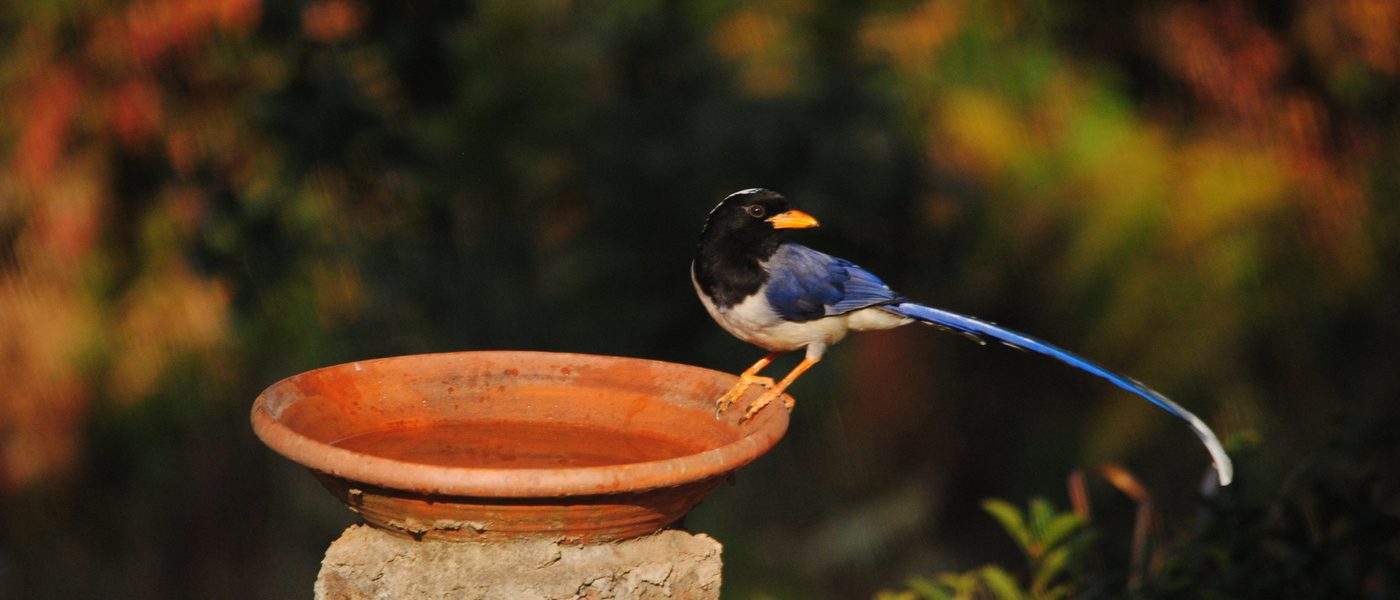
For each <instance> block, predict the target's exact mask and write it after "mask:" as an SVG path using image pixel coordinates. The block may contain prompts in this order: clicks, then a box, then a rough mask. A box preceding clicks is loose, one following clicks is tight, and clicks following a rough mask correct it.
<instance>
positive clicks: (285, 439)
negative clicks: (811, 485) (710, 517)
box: [251, 350, 788, 498]
mask: <svg viewBox="0 0 1400 600" xmlns="http://www.w3.org/2000/svg"><path fill="white" fill-rule="evenodd" d="M425 357H432V358H436V359H452V358H460V359H468V360H470V359H473V358H479V359H485V358H488V357H489V358H493V359H495V360H497V361H500V360H502V359H506V360H507V361H510V362H517V361H519V360H521V359H529V360H534V361H539V360H546V361H564V362H578V361H598V360H602V361H607V362H615V363H616V362H622V363H632V364H634V365H638V366H648V367H651V368H655V367H657V366H664V367H666V368H668V369H680V370H682V371H685V372H687V374H688V375H690V376H692V377H709V378H719V379H725V380H729V381H731V382H733V381H738V377H736V376H734V375H731V374H729V373H724V372H721V371H715V370H711V369H706V368H703V367H696V366H693V365H686V364H680V363H672V362H666V361H658V360H650V359H644V358H630V357H622V356H607V355H596V354H578V353H568V352H539V351H525V350H476V351H462V352H440V353H428V354H408V355H401V356H390V357H384V358H375V359H368V360H360V361H351V362H346V363H340V364H336V365H330V366H326V367H320V368H317V369H312V370H310V371H305V372H302V373H298V374H296V375H292V376H289V377H285V378H283V379H281V380H279V381H277V382H276V383H274V384H272V385H270V386H268V387H267V388H266V389H264V390H263V391H262V393H260V394H258V397H257V399H256V400H254V401H253V407H252V415H251V420H252V426H253V433H254V434H255V435H257V437H258V438H259V439H260V440H262V442H263V443H264V444H266V445H267V446H268V447H269V448H271V449H272V450H274V451H275V452H277V453H278V454H281V455H282V456H284V457H286V458H288V459H290V460H292V461H293V462H296V463H298V464H301V465H302V466H305V467H307V468H310V469H313V470H316V471H320V472H323V473H327V474H330V475H333V476H336V477H341V478H345V479H349V480H351V481H355V482H360V483H364V484H368V485H372V486H377V487H382V488H388V489H396V490H405V491H410V492H415V493H423V494H440V495H452V496H475V497H487V498H538V497H555V496H583V495H601V494H625V493H630V492H641V491H645V490H651V489H656V488H664V487H672V486H677V485H682V484H686V483H690V482H694V481H699V480H702V479H707V478H710V477H716V476H720V475H723V474H725V473H728V472H730V471H733V470H735V469H738V468H739V467H742V466H744V465H746V464H748V463H750V462H753V461H754V460H755V459H757V458H758V457H759V456H761V455H763V454H764V453H765V452H767V451H768V450H769V449H771V448H772V447H773V446H774V445H775V444H777V443H778V440H780V439H782V437H783V434H784V433H785V432H786V431H787V426H788V411H787V410H784V409H783V408H782V403H781V402H774V403H773V405H772V406H770V407H769V408H768V410H764V411H762V412H761V413H759V414H758V415H757V416H755V417H754V418H753V419H751V420H749V421H746V422H744V423H743V424H741V425H739V427H740V428H741V429H742V430H743V432H742V437H740V438H739V439H738V440H735V441H733V442H730V443H728V444H725V445H723V446H719V447H716V448H711V449H709V450H706V451H704V452H699V453H695V454H689V455H686V456H680V457H676V458H671V459H665V460H656V461H648V462H638V463H629V464H624V465H605V466H590V467H563V468H555V469H539V468H532V469H503V468H479V467H449V466H440V465H430V464H422V463H411V462H404V461H399V460H394V459H390V458H384V457H380V456H374V455H370V454H363V453H360V452H356V451H353V450H347V449H345V448H341V447H337V446H333V445H331V444H328V443H326V442H321V441H319V440H315V439H312V438H310V437H307V436H304V435H302V434H301V433H299V432H297V431H295V430H293V429H292V428H290V427H288V426H287V425H286V424H284V423H282V422H281V421H279V420H278V419H277V417H275V416H273V414H272V411H271V409H269V408H268V406H267V404H268V402H270V400H269V398H268V394H269V392H271V391H273V390H276V389H278V388H279V387H280V386H283V385H286V384H288V382H291V381H292V380H295V379H297V378H299V377H303V376H306V375H308V374H311V373H315V372H318V371H325V370H330V369H338V368H341V369H343V368H355V366H356V365H360V366H363V365H366V364H370V363H391V362H400V361H404V360H409V359H422V358H425ZM511 359H514V360H511ZM738 410H742V405H740V406H736V407H731V408H730V411H738Z"/></svg>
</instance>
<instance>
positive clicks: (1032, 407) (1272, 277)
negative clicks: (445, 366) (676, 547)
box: [0, 0, 1400, 599]
mask: <svg viewBox="0 0 1400 600" xmlns="http://www.w3.org/2000/svg"><path fill="white" fill-rule="evenodd" d="M1398 112H1400V3H1395V2H1390V1H1388V0H1338V1H1336V2H1312V1H1308V0H1286V1H1282V2H1272V1H1269V2H1265V1H1258V2H1251V1H1246V0H1226V1H1223V2H1204V1H1201V2H1168V1H1159V0H1131V1H1127V2H1108V3H1100V2H1087V1H1085V2H1050V1H1045V0H998V1H993V2H977V1H973V0H928V1H922V2H920V1H900V2H892V3H881V4H879V5H864V4H858V3H849V2H839V1H834V0H827V1H822V0H774V1H770V2H759V3H755V4H751V5H745V6H734V5H730V4H729V3H722V2H667V1H651V0H636V1H628V2H564V1H560V0H506V1H482V2H436V1H419V2H390V1H378V2H375V1H370V0H308V1H302V0H282V1H277V2H270V1H264V0H128V1H105V0H8V1H6V2H3V3H0V390H2V391H0V597H4V598H16V599H19V598H26V599H28V598H85V597H86V598H96V597H102V598H161V597H168V598H244V597H264V598H290V597H306V596H307V595H309V594H310V591H311V584H312V581H313V580H314V577H315V573H316V571H317V569H318V566H319V564H318V563H319V560H320V555H321V552H322V551H323V550H324V549H325V547H326V546H327V545H328V544H329V543H330V542H331V541H332V540H333V539H334V538H335V537H336V536H337V535H338V533H339V532H340V530H341V529H342V528H344V527H345V526H346V525H347V524H349V523H352V522H353V518H352V515H351V514H350V513H348V512H347V511H345V510H343V509H342V508H341V507H340V506H339V505H337V504H336V503H335V501H334V500H333V499H332V498H331V497H330V496H329V495H327V494H325V493H324V492H322V491H321V490H320V489H319V488H318V487H317V485H316V484H315V483H314V481H313V480H312V478H311V477H310V476H309V475H307V474H306V473H305V472H303V471H302V470H300V469H299V468H298V467H295V466H294V465H292V464H290V463H289V462H288V461H286V460H284V459H282V458H280V457H278V456H276V455H274V454H272V453H271V452H269V451H267V450H266V449H265V448H263V447H262V446H261V445H260V444H259V443H258V442H257V441H256V439H255V438H254V437H253V435H252V433H251V431H250V429H249V426H248V422H247V414H248V410H249V408H250V405H251V402H252V400H253V398H254V397H255V396H256V395H257V393H258V392H259V391H260V390H261V389H262V388H264V387H266V386H267V385H269V384H271V383H273V382H274V381H276V380H278V379H280V378H282V377H285V376H288V375H292V374H295V373H298V372H301V371H304V370H307V369H311V368H315V367H319V366H324V365H328V364H334V363H338V362H344V361H349V360H354V359H362V358H368V357H379V356H389V355H397V354H405V353H418V352H436V351H452V350H467V349H538V350H555V351H571V352H591V353H602V354H616V355H627V356H639V357H648V358H655V359H662V360H670V361H679V362H685V363H693V364H698V365H702V366H706V367H711V368H715V369H722V370H727V371H731V372H737V371H739V370H742V369H743V368H744V367H746V366H748V365H749V364H750V363H751V362H752V361H753V360H755V359H757V358H758V357H759V356H760V355H761V351H759V350H758V349H756V348H752V347H748V346H745V345H743V344H742V343H740V342H738V341H736V340H734V339H732V338H730V337H729V336H728V335H727V334H725V333H724V332H722V331H721V330H720V329H719V328H718V327H717V326H716V325H714V324H713V323H712V322H711V321H710V319H709V317H708V316H707V315H706V314H705V313H704V311H703V309H702V308H701V306H700V304H699V302H698V301H697V300H696V299H695V297H694V292H693V290H692V288H691V284H690V281H689V278H688V264H689V260H690V255H691V252H692V250H693V244H694V241H695V237H696V234H697V233H698V231H699V228H700V225H701V223H702V221H703V219H704V217H705V215H706V213H707V211H708V210H709V209H710V208H711V207H712V206H713V205H714V204H715V203H716V202H718V201H719V199H720V198H722V197H723V196H725V195H727V194H728V193H730V192H733V191H735V190H738V189H741V188H747V187H754V186H762V187H769V188H773V189H776V190H779V191H782V192H783V193H785V194H787V195H788V196H789V197H790V198H792V199H793V200H794V201H795V202H796V203H797V204H798V205H799V206H801V207H802V208H803V209H805V210H807V211H808V212H810V213H812V214H814V215H816V216H817V217H818V218H819V219H821V221H822V222H823V225H824V226H823V228H822V229H819V230H816V231H812V232H803V233H802V234H801V235H802V236H803V241H804V242H806V243H808V244H809V245H813V246H817V247H819V248H822V249H824V250H827V251H830V252H833V253H836V254H839V255H842V256H846V257H848V258H851V259H853V260H855V261H856V262H858V263H860V264H862V265H863V266H865V267H867V268H870V269H871V270H873V271H875V272H877V273H880V274H881V275H882V276H883V277H884V278H885V279H886V280H887V281H889V282H890V283H891V284H892V285H893V286H894V287H895V288H896V289H899V290H900V291H902V292H904V293H905V294H907V295H909V296H911V297H914V298H917V299H920V300H923V301H926V302H928V303H930V304H934V305H936V306H941V307H944V308H948V309H952V310H956V311H960V312H966V313H970V314H974V315H978V316H981V317H984V318H987V319H991V320H994V321H997V322H999V323H1002V324H1005V325H1007V326H1010V327H1013V328H1016V329H1019V330H1022V331H1026V332H1030V333H1033V334H1035V335H1037V336H1039V337H1042V338H1044V339H1048V340H1052V341H1054V342H1056V343H1058V344H1060V345H1063V346H1065V347H1067V348H1071V349H1074V350H1077V351H1080V352H1083V353H1084V354H1086V355H1089V356H1092V357H1096V358H1098V359H1099V360H1100V361H1101V362H1104V363H1105V364H1107V365H1110V366H1111V367H1113V368H1115V369H1118V370H1121V371H1124V372H1127V373H1131V374H1133V375H1134V376H1136V377H1137V378H1139V379H1142V380H1144V381H1147V382H1149V383H1150V384H1151V385H1153V386H1154V387H1156V388H1157V389H1159V390H1162V391H1163V392H1164V393H1167V394H1168V395H1170V396H1172V397H1173V398H1175V399H1176V400H1178V401H1179V402H1180V403H1182V404H1183V405H1186V406H1188V407H1190V408H1191V409H1192V410H1194V411H1196V412H1198V413H1199V414H1200V415H1201V416H1202V417H1203V418H1204V419H1206V420H1207V421H1208V422H1209V423H1211V424H1212V425H1213V426H1214V427H1215V428H1216V430H1217V431H1219V432H1220V433H1221V434H1222V437H1224V438H1226V440H1227V446H1228V447H1230V448H1231V449H1232V451H1233V453H1234V455H1235V456H1236V459H1237V461H1238V468H1239V479H1238V485H1236V486H1232V487H1231V488H1229V489H1227V490H1225V491H1224V493H1222V494H1214V495H1211V494H1202V492H1201V482H1202V480H1203V477H1204V476H1205V475H1206V472H1207V469H1208V465H1209V459H1208V457H1207V456H1206V454H1205V452H1204V451H1203V449H1202V448H1201V447H1200V445H1199V444H1198V443H1197V441H1196V439H1195V438H1194V436H1192V435H1191V434H1190V432H1189V430H1188V429H1187V428H1186V427H1185V426H1184V425H1183V424H1182V423H1180V422H1178V421H1176V420H1174V419H1172V418H1171V417H1169V416H1167V415H1166V414H1165V413H1162V412H1161V411H1159V410H1157V409H1156V408H1154V407H1152V406H1150V405H1149V404H1147V403H1146V402H1143V401H1141V400H1140V399H1137V398H1136V397H1133V396H1130V395H1127V394H1125V393H1123V392H1121V391H1119V390H1117V388H1114V387H1112V386H1109V385H1107V384H1104V383H1102V382H1100V381H1097V380H1095V379H1093V378H1091V377H1088V376H1085V375H1083V374H1080V373H1078V372H1077V371H1073V370H1072V369H1069V368H1067V367H1064V366H1062V365H1059V364H1056V363H1053V362H1051V361H1048V360H1045V359H1042V358H1038V357H1035V356H1031V355H1027V354H1024V353H1019V352H1015V351H1013V350H1009V349H1006V348H1003V347H1000V346H987V347H979V346H977V345H975V344H971V343H968V342H967V341H966V340H963V339H961V338H959V337H958V336H951V335H946V334H943V333H940V332H938V331H936V330H932V329H927V328H905V329H903V330H896V331H890V332H880V333H873V334H866V335H863V336H857V337H854V338H851V339H849V340H848V341H846V342H845V343H843V344H842V345H840V346H838V347H837V348H836V349H835V350H834V351H833V352H831V353H829V354H828V357H829V358H828V360H827V361H825V362H824V363H823V365H821V366H820V367H819V368H817V369H815V370H813V371H812V372H811V373H810V374H809V375H807V376H806V377H804V378H803V379H802V380H800V381H799V382H798V384H797V385H796V386H795V388H794V390H793V392H794V394H795V396H796V397H797V398H798V404H797V409H796V412H795V413H794V421H793V424H792V429H791V431H790V433H789V434H788V436H787V438H786V439H785V440H784V441H783V442H782V443H781V444H780V446H779V447H778V448H777V449H776V450H775V451H774V452H773V453H771V454H770V455H768V456H766V457H764V458H763V459H761V460H760V461H759V462H758V463H756V464H755V465H753V466H751V467H750V468H748V469H746V470H745V471H744V472H742V473H740V475H739V476H738V477H737V479H736V480H735V482H734V483H735V485H733V486H726V487H723V488H722V489H721V490H719V491H718V492H716V493H715V495H714V496H712V497H711V498H709V499H708V500H707V501H706V502H705V503H704V504H703V505H702V506H701V507H699V508H698V509H697V510H696V511H695V512H694V513H693V514H692V515H691V516H690V517H688V518H687V521H686V526H688V527H690V528H692V529H696V530H700V531H705V532H708V533H710V534H712V535H714V536H716V537H717V538H719V539H720V540H721V541H722V542H723V543H724V544H725V561H726V567H725V569H726V570H725V575H726V586H725V591H726V595H727V596H730V597H735V598H751V597H770V598H853V597H871V596H872V595H874V594H875V593H876V592H877V591H878V590H882V589H901V588H902V586H904V585H905V581H906V580H907V579H908V578H910V577H913V576H932V575H933V574H935V573H939V572H946V571H960V570H965V569H970V568H975V567H977V566H978V565H982V564H989V563H998V564H1007V565H1009V566H1008V567H1007V568H1008V571H1009V572H1011V573H1013V574H1016V573H1017V572H1018V571H1017V567H1016V566H1015V565H1016V564H1018V563H1017V556H1018V549H1017V547H1016V545H1015V543H1014V542H1013V541H1012V539H1011V538H1010V537H1008V536H1007V535H1006V534H1005V532H1003V531H1002V530H1001V528H1000V527H999V526H998V523H997V521H996V520H994V519H993V518H991V516H989V515H988V514H987V513H986V512H984V510H983V509H982V508H981V502H982V501H983V499H986V498H1006V499H1008V500H1010V501H1011V503H1012V504H1014V505H1024V502H1025V501H1027V500H1028V499H1030V498H1032V497H1044V498H1046V499H1048V500H1049V501H1050V503H1051V504H1053V505H1055V506H1056V507H1058V508H1059V509H1067V507H1068V506H1070V497H1069V492H1068V491H1067V488H1066V481H1067V478H1068V477H1069V476H1070V475H1071V474H1072V473H1074V472H1076V471H1082V472H1086V473H1088V474H1089V476H1088V477H1087V478H1086V481H1087V484H1086V485H1085V486H1084V487H1083V488H1080V489H1081V491H1084V490H1087V493H1088V496H1089V498H1091V499H1092V502H1093V510H1094V514H1093V516H1092V530H1093V532H1094V535H1093V536H1092V539H1091V540H1090V541H1092V544H1093V547H1094V548H1095V549H1094V550H1093V552H1092V553H1091V556H1090V558H1088V559H1085V561H1084V562H1085V563H1087V564H1088V566H1087V567H1082V568H1079V569H1078V570H1077V571H1076V573H1077V575H1074V576H1073V578H1072V579H1071V580H1069V584H1070V585H1072V586H1074V589H1077V590H1078V592H1077V593H1078V595H1082V596H1093V595H1098V596H1101V597H1122V596H1123V595H1126V593H1128V591H1133V592H1134V593H1140V594H1143V595H1149V596H1150V595H1153V594H1160V595H1171V594H1173V593H1181V592H1182V590H1196V592H1199V593H1201V594H1202V595H1199V596H1198V595H1195V594H1194V593H1192V594H1187V595H1184V596H1180V597H1208V596H1210V595H1211V594H1215V596H1214V597H1235V598H1239V597H1279V595H1270V592H1292V593H1291V594H1290V593H1284V594H1282V595H1285V596H1289V597H1377V598H1380V597H1397V595H1400V575H1397V574H1396V571H1397V565H1400V541H1398V540H1400V524H1397V523H1398V521H1397V516H1398V515H1400V500H1398V498H1400V484H1397V480H1398V479H1400V473H1398V472H1400V467H1397V466H1396V464H1397V460H1400V439H1398V438H1400V405H1397V400H1400V394H1398V393H1397V392H1400V375H1397V368H1396V364H1397V355H1400V307H1397V301H1400V274H1397V264H1400V203H1397V199H1400V168H1397V167H1400V123H1398V122H1397V116H1398V115H1397V113H1398ZM795 360H796V359H795V358H792V359H789V360H787V361H786V362H780V363H779V364H778V367H779V368H780V369H786V368H788V367H790V366H791V364H792V363H794V362H795ZM1103 464H1112V465H1117V466H1118V467H1119V468H1121V469H1122V471H1121V473H1127V474H1131V475H1133V476H1135V477H1136V479H1137V482H1139V483H1140V484H1141V487H1142V490H1139V491H1140V492H1142V493H1145V494H1147V495H1149V496H1150V498H1151V500H1152V507H1153V511H1154V514H1155V517H1154V521H1153V524H1152V527H1151V535H1150V536H1149V538H1147V539H1148V540H1149V542H1150V544H1151V547H1152V548H1153V549H1154V550H1153V554H1152V558H1151V561H1150V562H1151V564H1150V565H1148V567H1143V569H1145V570H1139V571H1133V569H1134V568H1138V567H1142V565H1136V566H1134V564H1133V563H1134V562H1135V561H1136V559H1135V558H1133V557H1132V556H1130V554H1131V553H1132V552H1134V551H1135V550H1133V548H1137V547H1138V545H1139V544H1138V542H1140V541H1141V540H1142V536H1141V535H1135V534H1134V533H1133V531H1132V518H1133V514H1134V511H1135V510H1137V508H1138V503H1137V502H1135V501H1133V500H1131V499H1129V498H1128V497H1127V496H1125V495H1124V494H1123V493H1122V491H1121V489H1123V488H1124V486H1123V485H1122V481H1119V482H1118V483H1119V485H1118V486H1116V487H1115V485H1112V484H1111V482H1106V481H1105V480H1104V479H1103V478H1100V477H1096V476H1094V475H1093V473H1094V472H1095V471H1093V468H1094V467H1096V466H1098V465H1103ZM1120 479H1121V478H1120ZM1129 487H1131V486H1129ZM1141 499H1142V498H1141V497H1140V498H1139V500H1141ZM1086 543H1088V542H1086ZM1133 556H1136V555H1133ZM1125 565H1126V566H1125ZM1133 573H1136V575H1133ZM1144 580H1145V582H1144ZM1173 582H1175V583H1173ZM1173 585H1175V586H1177V587H1172V586H1173ZM1125 586H1130V587H1131V589H1129V588H1125ZM1183 586H1184V587H1183ZM1207 588H1208V589H1209V590H1211V591H1210V592H1209V593H1206V592H1205V591H1203V590H1206V589H1207ZM1173 590H1175V591H1173ZM1334 593H1335V594H1341V595H1332V594H1334Z"/></svg>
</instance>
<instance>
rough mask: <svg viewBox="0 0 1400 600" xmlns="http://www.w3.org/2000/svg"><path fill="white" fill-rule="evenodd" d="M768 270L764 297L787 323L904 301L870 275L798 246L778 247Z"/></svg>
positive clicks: (878, 279) (825, 255) (820, 253)
mask: <svg viewBox="0 0 1400 600" xmlns="http://www.w3.org/2000/svg"><path fill="white" fill-rule="evenodd" d="M767 267H768V277H769V278H768V287H767V288H766V290H765V291H764V297H765V298H766V299H767V300H768V303H769V304H770V305H772V307H773V310H774V311H776V312H777V313H778V314H779V315H781V316H782V317H783V318H784V319H787V320H789V321H811V320H814V319H820V318H822V317H829V316H832V315H842V314H846V313H848V312H851V311H855V310H860V309H862V308H868V307H871V306H879V305H883V304H892V303H897V302H901V301H903V298H901V297H900V296H899V295H898V294H895V293H894V292H893V291H891V290H890V288H889V286H887V285H885V282H883V281H880V278H879V277H876V276H875V275H873V274H871V273H870V272H869V271H866V270H865V269H862V268H860V267H857V266H856V265H854V264H852V263H851V262H850V261H847V260H843V259H840V258H836V257H834V256H831V255H829V254H824V253H822V252H818V251H816V250H813V249H811V248H808V247H806V246H802V245H800V244H792V243H786V244H783V245H781V246H779V247H778V250H777V252H775V253H773V256H772V258H770V259H768V263H767Z"/></svg>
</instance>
